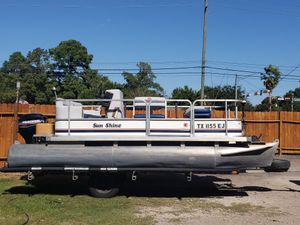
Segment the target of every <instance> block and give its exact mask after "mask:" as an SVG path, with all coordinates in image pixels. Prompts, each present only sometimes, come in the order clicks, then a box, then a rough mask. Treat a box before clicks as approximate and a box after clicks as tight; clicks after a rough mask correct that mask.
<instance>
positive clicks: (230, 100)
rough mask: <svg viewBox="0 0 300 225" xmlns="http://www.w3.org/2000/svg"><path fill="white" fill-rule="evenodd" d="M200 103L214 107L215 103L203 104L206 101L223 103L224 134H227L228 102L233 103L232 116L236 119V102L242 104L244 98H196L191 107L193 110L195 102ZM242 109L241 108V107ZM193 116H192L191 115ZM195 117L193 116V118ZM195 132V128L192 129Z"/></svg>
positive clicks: (206, 102)
mask: <svg viewBox="0 0 300 225" xmlns="http://www.w3.org/2000/svg"><path fill="white" fill-rule="evenodd" d="M199 103H201V104H202V105H204V107H216V106H215V105H213V106H205V105H207V104H208V103H214V104H215V103H224V107H225V108H224V111H225V118H224V119H225V135H226V136H227V135H228V119H229V118H230V111H229V110H228V109H229V107H228V103H234V109H235V110H234V117H235V119H238V105H237V103H242V105H244V104H245V103H246V101H245V100H239V99H197V100H195V101H194V102H193V105H192V109H193V111H194V108H195V107H196V105H197V104H199ZM242 111H243V109H242ZM193 117H194V116H193ZM194 119H195V118H193V120H194ZM193 132H195V129H194V131H193Z"/></svg>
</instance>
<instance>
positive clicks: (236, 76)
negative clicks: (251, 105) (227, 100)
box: [234, 74, 238, 115]
mask: <svg viewBox="0 0 300 225" xmlns="http://www.w3.org/2000/svg"><path fill="white" fill-rule="evenodd" d="M234 90H235V95H234V99H235V100H237V98H238V75H237V74H236V75H235V80H234ZM234 108H235V113H236V114H235V115H237V113H238V108H237V103H236V102H234Z"/></svg>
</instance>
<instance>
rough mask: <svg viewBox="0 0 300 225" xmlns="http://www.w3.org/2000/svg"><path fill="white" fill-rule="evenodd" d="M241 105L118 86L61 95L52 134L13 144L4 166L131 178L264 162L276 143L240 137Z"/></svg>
mask: <svg viewBox="0 0 300 225" xmlns="http://www.w3.org/2000/svg"><path fill="white" fill-rule="evenodd" d="M201 102H202V104H201ZM243 104H244V102H243V101H241V100H232V99H227V100H226V99H225V100H196V101H194V102H190V101H189V100H184V99H177V100H175V99H165V98H161V97H138V98H135V99H123V94H122V92H121V91H120V90H116V89H114V90H108V91H106V94H105V99H100V100H99V99H81V100H77V99H60V98H58V99H57V100H56V121H55V132H54V134H53V135H49V134H47V135H45V134H36V135H34V136H33V139H34V140H35V144H14V145H12V146H11V148H10V150H9V156H8V165H7V167H6V168H4V169H3V170H2V171H4V172H9V171H24V172H29V173H30V175H31V174H32V173H37V172H51V171H56V172H62V173H64V172H68V171H71V172H72V174H73V176H74V174H75V173H79V172H84V173H88V174H92V175H95V174H101V173H110V172H126V173H128V172H130V173H132V176H133V177H134V174H135V173H136V172H139V171H171V172H189V173H192V172H198V171H202V172H203V171H204V172H222V171H232V170H237V171H239V170H245V169H249V168H263V167H268V166H270V165H271V163H272V160H273V156H274V154H275V151H276V149H277V147H278V141H274V142H269V143H265V142H259V141H253V140H252V138H251V137H246V136H244V131H243V126H244V124H243V119H241V118H239V116H241V113H239V111H238V107H242V106H243ZM201 105H202V106H201ZM203 105H204V106H203ZM184 110H185V113H181V112H183V111H184ZM220 115H221V116H220ZM26 123H29V124H30V121H27V122H26ZM97 190H98V189H97Z"/></svg>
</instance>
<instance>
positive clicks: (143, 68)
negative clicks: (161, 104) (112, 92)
mask: <svg viewBox="0 0 300 225" xmlns="http://www.w3.org/2000/svg"><path fill="white" fill-rule="evenodd" d="M137 67H138V68H139V72H138V73H136V74H133V73H129V72H123V74H122V75H123V77H124V79H125V81H126V83H125V84H124V86H123V92H124V95H125V97H126V98H134V97H136V96H162V95H163V88H162V87H161V86H160V84H159V83H156V82H155V79H156V76H155V74H154V73H153V72H152V69H151V66H150V65H149V64H148V63H145V62H140V63H138V64H137Z"/></svg>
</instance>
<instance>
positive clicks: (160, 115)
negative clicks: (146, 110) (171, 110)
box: [134, 114, 165, 119]
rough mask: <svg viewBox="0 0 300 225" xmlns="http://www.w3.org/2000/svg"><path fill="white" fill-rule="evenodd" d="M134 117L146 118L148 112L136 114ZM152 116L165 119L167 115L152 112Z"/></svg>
mask: <svg viewBox="0 0 300 225" xmlns="http://www.w3.org/2000/svg"><path fill="white" fill-rule="evenodd" d="M134 118H138V119H143V118H146V114H135V115H134ZM150 118H153V119H164V118H165V115H162V114H150Z"/></svg>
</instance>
